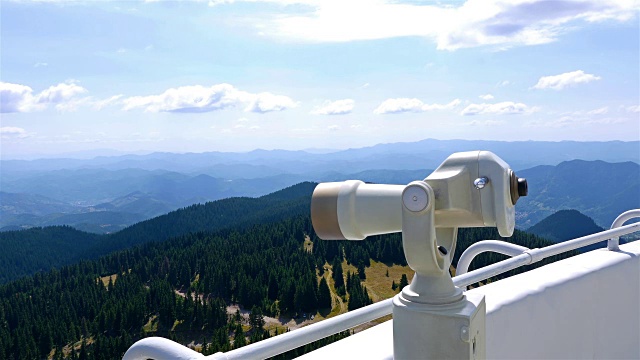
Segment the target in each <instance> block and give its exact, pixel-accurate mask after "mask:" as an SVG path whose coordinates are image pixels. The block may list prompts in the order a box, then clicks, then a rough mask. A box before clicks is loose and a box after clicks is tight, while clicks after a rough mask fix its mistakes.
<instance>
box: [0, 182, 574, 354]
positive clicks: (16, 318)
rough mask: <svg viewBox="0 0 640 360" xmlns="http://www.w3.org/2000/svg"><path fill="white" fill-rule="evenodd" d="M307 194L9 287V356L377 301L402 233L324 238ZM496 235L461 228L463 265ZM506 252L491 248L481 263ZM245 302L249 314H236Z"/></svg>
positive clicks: (256, 327) (112, 346)
mask: <svg viewBox="0 0 640 360" xmlns="http://www.w3.org/2000/svg"><path fill="white" fill-rule="evenodd" d="M307 191H309V189H304V186H302V187H295V188H292V189H289V190H287V191H283V192H280V193H276V194H273V195H271V198H269V199H268V200H270V202H271V203H275V204H278V201H279V200H282V201H284V202H283V203H281V204H280V205H277V206H275V208H270V207H264V208H262V209H261V212H257V213H255V214H254V217H251V216H250V217H248V218H243V217H242V216H241V213H242V211H241V210H240V209H242V206H239V205H238V204H243V202H242V201H240V202H229V203H228V204H230V207H231V208H230V209H229V213H230V214H233V213H235V214H236V216H237V217H238V219H236V224H237V225H236V226H234V227H233V228H225V229H222V230H217V231H209V230H206V229H199V231H198V232H190V233H188V234H183V235H180V236H176V237H173V238H171V239H170V240H169V241H162V242H160V241H151V242H146V243H144V244H140V245H138V246H135V247H133V248H129V249H126V250H121V251H119V252H116V253H113V254H110V255H107V256H103V257H101V258H99V259H97V260H91V261H82V262H80V263H78V264H75V265H68V266H64V267H62V268H60V269H59V270H52V271H49V272H44V273H38V274H36V275H34V276H30V277H25V278H23V279H20V280H17V281H13V282H11V283H8V284H5V285H2V286H0V358H2V359H40V358H53V359H59V358H79V359H118V358H120V357H121V356H122V355H123V353H124V351H126V349H127V348H128V347H129V346H130V345H131V344H133V342H134V341H136V340H138V339H140V338H142V337H146V336H164V337H168V338H171V339H174V340H176V341H179V342H181V343H183V344H190V343H191V344H192V345H193V344H195V345H193V346H195V347H196V348H197V349H198V350H199V351H202V352H204V353H207V354H208V353H213V352H216V351H225V350H228V349H231V348H234V347H239V346H243V345H244V344H246V343H250V342H254V341H258V340H260V339H263V338H266V337H269V336H273V335H275V334H276V333H281V332H283V331H286V328H285V327H282V326H275V327H269V326H266V324H265V321H266V320H267V319H272V320H273V319H275V318H292V317H296V315H297V316H298V317H299V316H300V314H302V313H304V314H311V315H313V314H315V316H316V318H318V319H319V318H322V317H327V316H333V315H335V314H338V313H340V312H341V311H342V310H341V308H342V306H343V304H344V305H346V308H348V309H349V310H351V309H354V308H357V307H360V306H364V305H366V304H369V303H371V302H372V299H371V297H370V296H369V294H368V292H369V290H368V288H367V287H366V286H364V285H363V284H364V282H363V281H362V280H363V279H364V277H365V270H367V269H369V266H370V265H371V264H372V262H373V261H376V262H377V263H382V264H386V265H383V266H390V265H393V264H394V263H395V264H405V261H404V254H403V251H402V243H401V237H400V235H399V234H392V235H385V236H374V237H371V238H370V239H367V240H366V241H360V242H348V241H344V242H340V241H322V240H319V239H318V238H317V237H316V236H315V234H314V232H313V228H312V226H311V222H310V219H309V217H308V208H306V213H304V214H294V213H295V212H296V210H295V209H296V208H295V206H292V205H291V204H295V203H296V202H295V201H294V202H293V203H291V201H292V200H291V199H296V198H297V197H298V195H300V194H302V195H304V197H308V194H306V192H307ZM305 194H306V195H305ZM298 198H299V197H298ZM287 204H288V205H287ZM236 205H238V206H237V208H236V210H233V206H236ZM307 205H308V204H307ZM281 207H282V208H281ZM207 209H208V208H207V207H206V206H200V207H194V208H193V209H191V211H192V212H191V213H189V216H184V217H183V218H182V221H184V222H185V224H186V223H187V220H188V219H191V220H192V221H193V223H194V224H198V223H202V222H204V221H209V222H210V223H212V224H216V219H215V214H216V213H215V212H211V213H207V212H206V210H207ZM219 210H220V211H223V210H224V209H223V208H220V209H219ZM234 211H235V212H234ZM258 214H261V215H258ZM170 219H171V221H169V220H170ZM240 219H242V221H241V220H240ZM174 220H175V219H174V218H171V217H164V218H158V219H156V220H155V221H157V222H156V223H154V224H155V225H153V226H152V225H148V226H149V227H148V228H147V229H148V231H152V230H153V228H154V227H155V228H156V231H158V232H160V231H163V230H159V229H163V228H162V226H165V228H164V229H173V226H175V221H174ZM229 221H231V220H229ZM221 222H222V220H220V223H221ZM167 231H168V230H167ZM131 234H132V235H131V236H132V237H135V236H138V234H139V233H135V232H132V233H131ZM121 236H124V235H121ZM496 238H498V236H497V231H496V230H495V229H466V230H462V231H460V235H459V241H458V247H457V249H456V260H455V261H457V258H458V257H459V255H460V253H461V252H462V251H463V250H464V249H465V248H466V247H467V246H468V245H469V244H470V243H471V242H472V241H474V240H480V239H496ZM158 240H160V239H158ZM510 241H513V242H515V243H518V244H521V245H525V246H528V247H542V246H546V245H548V244H549V243H548V242H545V241H544V240H541V239H539V238H537V237H536V236H533V235H529V234H526V233H522V232H516V234H515V235H514V236H513V237H512V238H511V239H510ZM132 242H135V240H132ZM565 256H567V255H565ZM496 258H497V257H496V256H485V257H482V256H481V257H479V258H478V259H477V260H476V261H474V263H473V264H472V268H473V267H478V266H482V265H484V264H486V263H487V262H488V261H494V260H496ZM455 261H454V263H455ZM549 261H552V260H547V261H545V262H544V263H546V262H549ZM540 265H542V264H536V266H540ZM353 268H355V269H357V270H347V269H353ZM517 271H522V269H518V270H517ZM515 272H516V271H514V272H513V273H515ZM407 275H408V276H409V278H410V277H411V273H408V274H407ZM399 280H400V279H399ZM403 280H404V281H406V279H404V277H403V279H402V280H400V282H403ZM399 290H400V289H399V288H396V292H397V291H399ZM234 304H235V305H238V306H240V308H241V309H246V310H247V311H249V310H250V311H249V313H248V314H247V315H246V316H245V315H243V314H241V313H240V312H239V311H235V312H234V311H233V310H231V311H230V308H228V306H229V305H234ZM235 305H234V306H235ZM345 310H346V309H345ZM272 320H270V321H272ZM347 335H348V333H343V334H339V335H337V336H335V337H333V339H337V338H340V337H344V336H347ZM330 340H332V339H330ZM330 340H324V342H325V343H326V342H327V341H330ZM314 346H315V345H314ZM311 348H313V346H307V347H306V350H309V349H311ZM306 350H305V349H300V350H296V351H295V352H292V353H289V354H285V355H283V356H282V358H290V357H293V356H294V355H299V354H300V353H301V352H303V351H306Z"/></svg>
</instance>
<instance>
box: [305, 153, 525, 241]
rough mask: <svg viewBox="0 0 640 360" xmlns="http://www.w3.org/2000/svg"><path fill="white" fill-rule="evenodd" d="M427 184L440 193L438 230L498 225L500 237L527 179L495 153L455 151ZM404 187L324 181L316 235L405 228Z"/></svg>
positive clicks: (354, 235)
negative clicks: (516, 174) (516, 172)
mask: <svg viewBox="0 0 640 360" xmlns="http://www.w3.org/2000/svg"><path fill="white" fill-rule="evenodd" d="M480 179H482V180H481V181H479V183H476V184H474V182H476V180H480ZM424 182H425V183H427V184H428V185H429V186H431V187H432V188H433V191H434V194H435V224H434V225H435V227H436V228H454V227H483V226H495V227H497V228H498V231H499V232H500V235H501V236H505V237H508V236H511V235H512V234H513V230H514V227H515V203H516V201H517V200H518V197H519V196H524V195H526V182H525V181H524V179H521V181H518V178H517V177H516V176H515V174H514V173H513V171H512V170H511V169H509V165H507V163H505V162H504V161H503V160H502V159H500V158H499V157H498V156H496V155H495V154H493V153H491V152H489V151H468V152H460V153H455V154H452V155H451V156H449V157H448V158H447V159H446V160H445V161H444V162H443V163H442V164H441V165H440V166H439V167H438V168H437V169H436V170H435V171H434V172H433V173H431V174H430V175H429V176H428V177H427V178H426V179H424ZM405 187H406V186H404V185H384V184H366V183H363V182H362V181H358V180H348V181H344V182H332V183H321V184H319V185H318V186H317V187H316V189H315V190H314V192H313V196H312V200H311V219H312V222H313V227H314V229H315V231H316V234H318V236H319V237H320V238H321V239H325V240H362V239H364V238H366V237H367V236H370V235H379V234H388V233H394V232H399V231H402V207H403V199H402V193H403V191H404V189H405ZM410 210H411V209H410Z"/></svg>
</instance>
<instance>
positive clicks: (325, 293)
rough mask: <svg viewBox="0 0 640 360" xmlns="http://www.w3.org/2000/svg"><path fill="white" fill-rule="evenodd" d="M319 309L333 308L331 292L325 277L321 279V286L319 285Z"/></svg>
mask: <svg viewBox="0 0 640 360" xmlns="http://www.w3.org/2000/svg"><path fill="white" fill-rule="evenodd" d="M318 308H320V309H328V308H331V291H330V290H329V285H327V280H326V279H325V278H324V276H323V277H322V279H320V284H319V285H318Z"/></svg>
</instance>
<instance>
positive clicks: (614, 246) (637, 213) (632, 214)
mask: <svg viewBox="0 0 640 360" xmlns="http://www.w3.org/2000/svg"><path fill="white" fill-rule="evenodd" d="M634 218H640V209H633V210H629V211H625V212H623V213H622V214H620V215H618V217H617V218H616V219H615V220H613V224H611V228H612V229H615V228H618V227H620V226H622V225H623V224H624V223H625V222H627V221H628V220H631V219H634ZM619 245H620V237H619V236H616V237H613V238H611V239H609V240H608V241H607V249H609V250H611V251H618V250H620V247H619Z"/></svg>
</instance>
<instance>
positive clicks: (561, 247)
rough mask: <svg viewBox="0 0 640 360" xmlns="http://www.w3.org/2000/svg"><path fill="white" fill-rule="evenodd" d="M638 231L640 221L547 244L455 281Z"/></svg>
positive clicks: (464, 281)
mask: <svg viewBox="0 0 640 360" xmlns="http://www.w3.org/2000/svg"><path fill="white" fill-rule="evenodd" d="M636 231H640V223H635V224H629V225H624V226H621V227H618V228H616V229H610V230H605V231H602V232H599V233H596V234H591V235H587V236H583V237H580V238H577V239H573V240H568V241H564V242H561V243H558V244H554V245H551V246H547V247H544V248H542V249H531V250H527V251H525V252H524V253H523V254H521V255H518V256H515V257H512V258H510V259H506V260H503V261H499V262H497V263H495V264H491V265H488V266H485V267H483V268H480V269H477V270H473V271H470V272H468V273H466V274H463V275H460V276H456V277H455V278H454V281H453V282H454V284H456V286H458V287H462V286H467V285H471V284H474V283H477V282H479V281H483V280H486V279H488V278H490V277H492V276H496V275H500V274H502V273H505V272H507V271H510V270H513V269H515V268H518V267H520V266H523V265H530V264H533V263H535V262H538V261H540V260H543V259H545V258H548V257H550V256H554V255H558V254H561V253H563V252H567V251H571V250H575V249H578V248H580V247H583V246H589V245H592V244H595V243H597V242H599V241H603V240H606V239H609V238H611V237H613V236H621V235H626V234H630V233H632V232H636Z"/></svg>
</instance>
